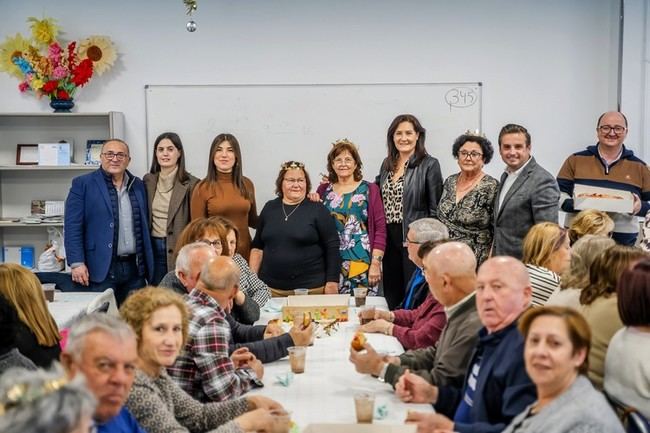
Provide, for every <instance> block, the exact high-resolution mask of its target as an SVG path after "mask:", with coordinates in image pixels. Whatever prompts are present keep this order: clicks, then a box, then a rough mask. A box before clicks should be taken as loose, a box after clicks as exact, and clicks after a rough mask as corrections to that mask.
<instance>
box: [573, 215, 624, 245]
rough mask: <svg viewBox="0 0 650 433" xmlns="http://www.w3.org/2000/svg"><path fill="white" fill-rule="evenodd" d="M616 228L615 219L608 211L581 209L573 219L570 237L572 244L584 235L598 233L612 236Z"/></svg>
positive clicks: (598, 234)
mask: <svg viewBox="0 0 650 433" xmlns="http://www.w3.org/2000/svg"><path fill="white" fill-rule="evenodd" d="M613 230H614V221H613V220H612V219H611V218H610V217H609V215H607V213H606V212H603V211H601V210H596V209H585V210H583V211H580V212H579V213H578V214H577V215H576V216H575V217H574V218H573V220H572V221H571V226H570V227H569V238H570V239H571V245H573V244H574V243H576V241H577V240H578V239H580V238H581V237H583V236H584V235H597V236H608V237H611V235H612V231H613Z"/></svg>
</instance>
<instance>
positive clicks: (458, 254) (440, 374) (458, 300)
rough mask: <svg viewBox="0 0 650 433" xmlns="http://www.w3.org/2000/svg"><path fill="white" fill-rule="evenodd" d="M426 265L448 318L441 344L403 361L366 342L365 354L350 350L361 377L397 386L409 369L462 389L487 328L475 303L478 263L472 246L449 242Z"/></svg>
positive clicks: (409, 353)
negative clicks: (472, 358) (370, 375)
mask: <svg viewBox="0 0 650 433" xmlns="http://www.w3.org/2000/svg"><path fill="white" fill-rule="evenodd" d="M443 262H444V263H443ZM423 264H424V275H425V278H426V280H427V282H428V284H429V289H430V290H431V293H432V295H433V296H434V297H435V298H436V299H437V300H438V302H440V303H441V304H442V305H444V307H445V313H446V314H447V324H446V326H445V328H444V329H443V330H442V334H441V335H440V339H439V340H438V342H437V344H436V345H435V346H432V347H427V348H424V349H416V350H409V351H407V352H405V353H403V354H402V355H400V356H399V357H395V356H382V355H380V354H378V353H377V352H376V351H375V350H374V349H373V348H372V346H371V345H370V344H366V346H365V348H366V351H364V352H356V351H354V350H350V361H351V362H352V363H353V364H354V366H355V368H356V370H357V371H358V372H359V373H364V374H372V375H373V376H375V377H377V378H378V379H379V380H380V381H382V382H386V383H390V384H391V385H393V387H394V386H395V384H396V383H397V381H398V379H399V378H400V376H401V375H402V374H404V372H405V371H406V369H409V370H411V372H412V373H415V374H418V375H420V376H422V377H423V378H425V379H426V380H427V381H428V382H430V383H432V384H435V385H438V386H440V385H454V386H458V387H461V386H462V383H463V377H464V375H465V371H466V369H467V364H468V362H469V359H470V357H471V354H472V349H473V348H474V347H475V346H476V342H477V340H478V331H479V329H480V328H481V326H482V325H481V322H480V320H479V317H478V314H477V312H476V302H475V299H474V298H475V296H474V288H475V286H476V271H475V269H476V259H475V258H474V254H473V253H472V250H471V249H470V248H469V247H468V246H467V245H465V244H463V243H461V242H448V243H445V244H442V245H439V246H438V247H436V248H435V249H434V250H433V251H431V253H430V254H429V255H427V256H426V257H425V258H424V261H423ZM443 270H444V271H443Z"/></svg>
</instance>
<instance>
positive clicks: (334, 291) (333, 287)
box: [325, 281, 339, 295]
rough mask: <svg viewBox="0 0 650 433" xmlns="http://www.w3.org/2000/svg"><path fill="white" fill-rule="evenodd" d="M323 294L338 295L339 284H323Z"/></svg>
mask: <svg viewBox="0 0 650 433" xmlns="http://www.w3.org/2000/svg"><path fill="white" fill-rule="evenodd" d="M325 294H326V295H338V294H339V283H335V282H333V281H329V282H327V283H325Z"/></svg>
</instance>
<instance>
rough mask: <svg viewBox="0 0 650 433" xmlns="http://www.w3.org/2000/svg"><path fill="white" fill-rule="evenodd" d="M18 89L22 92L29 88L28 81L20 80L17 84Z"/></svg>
mask: <svg viewBox="0 0 650 433" xmlns="http://www.w3.org/2000/svg"><path fill="white" fill-rule="evenodd" d="M18 90H20V93H24V92H26V91H28V90H29V83H28V82H27V81H21V82H20V84H19V85H18Z"/></svg>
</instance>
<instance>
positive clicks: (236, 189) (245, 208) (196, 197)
mask: <svg viewBox="0 0 650 433" xmlns="http://www.w3.org/2000/svg"><path fill="white" fill-rule="evenodd" d="M210 161H212V164H209V165H208V174H207V176H206V177H205V179H203V180H202V181H201V182H199V184H198V185H197V186H196V188H195V189H194V193H193V194H192V201H191V214H192V219H196V218H205V217H211V216H222V217H225V218H228V219H229V220H230V221H232V222H233V223H234V224H235V226H237V229H238V230H239V240H238V243H237V252H238V253H239V254H241V255H242V256H243V257H244V258H245V259H246V260H248V258H249V255H250V245H251V236H250V232H249V231H248V228H249V227H252V228H256V226H257V208H256V207H255V187H254V186H253V182H251V181H250V179H248V178H247V177H245V176H243V174H242V158H241V150H240V147H239V142H238V141H237V139H236V138H235V136H234V135H232V134H219V135H217V136H216V137H215V139H214V140H213V141H212V146H211V147H210Z"/></svg>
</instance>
